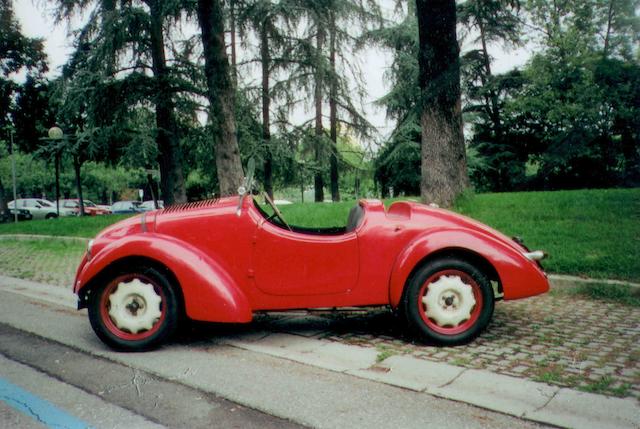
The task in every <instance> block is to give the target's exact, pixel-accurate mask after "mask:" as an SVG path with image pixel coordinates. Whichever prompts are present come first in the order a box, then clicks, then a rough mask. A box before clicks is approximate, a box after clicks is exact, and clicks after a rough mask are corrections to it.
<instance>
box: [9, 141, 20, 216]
mask: <svg viewBox="0 0 640 429" xmlns="http://www.w3.org/2000/svg"><path fill="white" fill-rule="evenodd" d="M13 151H14V147H13V129H11V131H9V152H11V176H12V178H13V206H14V208H15V210H14V212H13V216H14V222H16V223H17V222H18V196H17V192H16V156H15V154H14V153H13ZM9 213H11V211H9Z"/></svg>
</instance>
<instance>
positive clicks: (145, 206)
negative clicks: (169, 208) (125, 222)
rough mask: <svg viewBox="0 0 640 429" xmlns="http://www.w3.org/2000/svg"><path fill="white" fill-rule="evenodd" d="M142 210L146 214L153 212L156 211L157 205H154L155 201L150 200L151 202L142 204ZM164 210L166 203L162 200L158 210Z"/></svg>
mask: <svg viewBox="0 0 640 429" xmlns="http://www.w3.org/2000/svg"><path fill="white" fill-rule="evenodd" d="M140 208H141V209H142V210H144V211H146V212H148V211H151V210H155V209H156V205H155V204H154V203H153V200H149V201H145V202H144V203H142V204H140ZM163 208H164V201H162V200H158V209H163Z"/></svg>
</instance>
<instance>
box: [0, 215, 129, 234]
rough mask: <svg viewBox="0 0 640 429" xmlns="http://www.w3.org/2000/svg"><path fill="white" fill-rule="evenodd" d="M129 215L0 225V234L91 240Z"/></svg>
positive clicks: (65, 218) (71, 217)
mask: <svg viewBox="0 0 640 429" xmlns="http://www.w3.org/2000/svg"><path fill="white" fill-rule="evenodd" d="M129 216H131V215H104V216H84V217H75V216H67V217H61V218H57V219H45V220H30V221H21V222H18V223H5V224H0V234H37V235H58V236H60V235H63V236H68V237H88V238H93V237H94V236H95V235H96V234H97V233H98V232H100V231H101V230H102V229H104V228H106V227H107V226H109V225H111V224H113V223H115V222H117V221H119V220H122V219H125V218H127V217H129Z"/></svg>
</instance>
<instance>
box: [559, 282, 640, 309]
mask: <svg viewBox="0 0 640 429" xmlns="http://www.w3.org/2000/svg"><path fill="white" fill-rule="evenodd" d="M551 293H552V294H553V295H557V296H572V295H579V296H584V297H587V298H591V299H597V300H601V301H607V302H615V303H618V304H624V305H628V306H631V307H640V288H637V287H631V286H629V285H621V284H606V283H588V284H581V285H578V286H575V287H563V288H557V289H553V290H552V291H551Z"/></svg>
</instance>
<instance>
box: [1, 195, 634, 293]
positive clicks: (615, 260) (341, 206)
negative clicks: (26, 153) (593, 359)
mask: <svg viewBox="0 0 640 429" xmlns="http://www.w3.org/2000/svg"><path fill="white" fill-rule="evenodd" d="M389 203H390V201H385V204H387V205H388V204H389ZM354 204H355V201H344V202H340V203H331V204H292V205H286V206H281V207H280V208H281V211H282V212H283V215H284V217H285V219H286V220H287V221H288V222H289V223H291V224H294V225H300V226H315V227H329V226H344V224H345V223H346V219H347V215H348V213H349V210H350V209H351V207H353V205H354ZM454 210H455V211H457V212H459V213H462V214H465V215H467V216H470V217H472V218H474V219H477V220H479V221H481V222H484V223H486V224H488V225H490V226H492V227H494V228H496V229H498V230H500V231H502V232H503V233H505V234H507V235H510V236H512V235H518V236H520V237H522V238H523V239H524V241H525V243H527V245H528V246H529V247H530V248H535V249H543V250H546V251H547V252H549V254H550V255H551V257H550V258H549V259H547V260H546V261H545V263H544V265H545V268H546V269H547V270H548V271H549V272H551V273H559V274H572V275H579V276H588V277H593V278H615V279H623V280H630V281H640V263H639V262H638V261H639V260H640V189H610V190H579V191H557V192H522V193H500V194H478V195H473V196H470V197H466V198H463V199H462V200H460V201H459V202H458V204H457V205H456V207H455V208H454ZM125 217H126V216H113V215H112V216H95V217H84V218H75V217H70V218H61V219H54V220H43V221H28V222H20V223H18V224H17V225H16V224H4V225H0V234H16V233H22V234H44V235H71V236H81V237H93V236H94V235H95V234H96V233H97V232H98V231H100V230H101V229H102V228H104V227H105V226H107V225H109V224H111V223H113V222H115V221H117V220H120V219H123V218H125ZM1 245H2V243H0V246H1Z"/></svg>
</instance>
